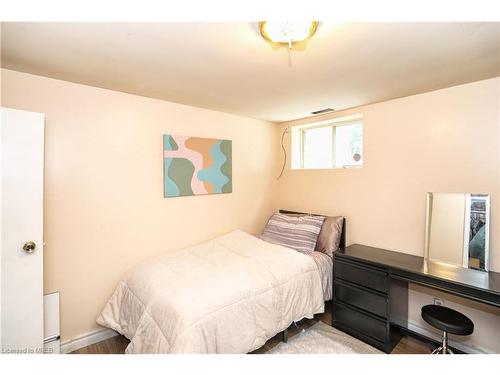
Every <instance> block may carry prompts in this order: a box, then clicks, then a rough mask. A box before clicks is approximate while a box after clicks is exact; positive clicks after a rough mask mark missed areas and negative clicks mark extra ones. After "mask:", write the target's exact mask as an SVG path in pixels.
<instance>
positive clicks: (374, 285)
mask: <svg viewBox="0 0 500 375" xmlns="http://www.w3.org/2000/svg"><path fill="white" fill-rule="evenodd" d="M333 274H334V277H335V278H339V279H342V280H347V281H350V282H351V283H354V284H358V285H362V286H365V287H367V288H370V289H374V290H377V291H379V292H382V293H388V290H389V278H388V275H387V272H384V271H382V270H379V269H377V268H375V267H370V266H365V265H362V264H359V263H351V262H345V261H342V260H339V259H338V258H335V261H334V263H333Z"/></svg>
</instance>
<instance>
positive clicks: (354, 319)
mask: <svg viewBox="0 0 500 375" xmlns="http://www.w3.org/2000/svg"><path fill="white" fill-rule="evenodd" d="M336 324H338V325H339V326H340V328H342V327H346V328H348V329H349V330H350V331H354V332H358V333H360V334H361V335H364V336H368V337H370V338H373V339H375V340H377V341H379V342H381V343H386V342H387V341H388V340H389V332H388V328H387V323H386V322H383V321H381V320H378V319H375V318H372V317H370V316H368V315H365V314H363V313H361V312H359V311H356V310H354V309H350V308H348V307H346V306H344V305H341V304H339V303H336V304H335V305H334V308H333V325H334V326H335V325H336Z"/></svg>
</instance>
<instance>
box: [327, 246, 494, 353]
mask: <svg viewBox="0 0 500 375" xmlns="http://www.w3.org/2000/svg"><path fill="white" fill-rule="evenodd" d="M408 283H416V284H420V285H424V286H427V287H430V288H434V289H438V290H442V291H445V292H448V293H451V294H455V295H458V296H461V297H464V298H468V299H472V300H475V301H479V302H482V303H486V304H488V305H492V306H496V307H500V274H499V273H495V272H480V271H476V270H471V269H464V268H459V267H454V266H446V265H442V264H435V263H430V262H427V261H426V260H424V259H423V258H422V257H418V256H414V255H409V254H404V253H399V252H394V251H389V250H384V249H377V248H374V247H369V246H363V245H351V246H348V247H346V248H343V249H340V250H339V251H337V252H335V253H334V257H333V326H334V327H336V328H338V329H340V330H342V331H345V332H347V333H348V334H350V335H352V336H354V337H357V338H359V339H360V340H363V341H365V342H367V343H368V344H371V345H373V346H374V347H376V348H378V349H380V350H382V351H384V352H386V353H390V352H391V351H392V349H393V348H394V346H395V345H396V344H397V343H398V341H399V339H400V338H401V333H402V332H404V331H409V330H408V324H407V321H408Z"/></svg>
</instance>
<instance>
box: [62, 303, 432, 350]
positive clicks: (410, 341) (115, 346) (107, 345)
mask: <svg viewBox="0 0 500 375" xmlns="http://www.w3.org/2000/svg"><path fill="white" fill-rule="evenodd" d="M325 310H326V312H325V313H323V314H318V315H315V316H314V319H304V320H302V321H300V322H299V323H297V325H292V326H291V327H290V328H289V329H288V338H291V337H293V336H294V335H296V334H297V333H299V332H300V331H301V330H302V329H308V328H309V327H311V326H312V325H314V324H316V323H317V322H319V321H322V322H323V323H326V324H328V325H331V324H332V314H331V306H330V304H329V303H327V306H326V307H325ZM280 342H281V334H278V335H276V336H274V337H273V338H271V339H269V340H268V341H267V342H266V343H265V344H264V346H262V347H261V348H259V349H257V350H255V351H253V352H252V353H251V354H263V353H266V352H267V351H269V350H270V349H271V348H273V347H274V346H276V345H278V344H279V343H280ZM128 343H129V340H127V339H126V338H125V337H124V336H120V335H119V336H114V337H112V338H110V339H107V340H104V341H101V342H98V343H96V344H93V345H89V346H86V347H85V348H81V349H78V350H75V351H74V352H71V353H70V354H123V353H124V352H125V348H126V347H127V345H128ZM433 349H434V347H433V346H432V345H431V344H429V343H428V342H424V341H422V340H419V339H416V338H414V337H410V336H403V338H402V339H401V341H400V342H399V344H398V345H396V347H395V348H394V350H393V351H392V353H391V354H429V353H430V352H431V351H432V350H433Z"/></svg>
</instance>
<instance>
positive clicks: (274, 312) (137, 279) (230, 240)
mask: <svg viewBox="0 0 500 375" xmlns="http://www.w3.org/2000/svg"><path fill="white" fill-rule="evenodd" d="M323 311H324V303H323V292H322V285H321V280H320V276H319V272H318V267H317V266H316V264H315V262H314V260H313V259H312V258H311V257H310V256H307V255H305V254H301V253H299V252H297V251H294V250H291V249H287V248H285V247H282V246H278V245H273V244H270V243H267V242H264V241H262V240H260V239H258V238H255V237H254V236H251V235H249V234H247V233H245V232H242V231H234V232H231V233H229V234H227V235H224V236H221V237H218V238H216V239H214V240H212V241H209V242H206V243H204V244H201V245H198V246H194V247H190V248H187V249H183V250H178V251H173V252H168V253H166V254H164V255H162V256H159V257H156V258H154V259H150V260H148V261H146V262H144V263H142V264H141V265H139V266H137V267H136V268H135V269H133V270H132V271H131V272H130V273H129V274H128V275H127V276H126V277H125V278H124V279H123V280H122V281H121V282H120V284H119V285H118V287H117V289H116V290H115V292H114V294H113V295H112V296H111V298H110V300H109V301H108V303H107V304H106V306H105V307H104V309H103V311H102V313H101V315H100V316H99V317H98V319H97V323H99V324H100V325H103V326H105V327H109V328H112V329H114V330H115V331H118V332H119V333H121V334H123V335H125V336H126V337H127V338H128V339H130V340H131V342H130V344H129V345H128V347H127V349H126V352H127V353H247V352H250V351H252V350H255V349H257V348H259V347H260V346H262V345H263V344H264V343H265V342H266V341H267V340H268V339H269V338H271V337H273V336H274V335H275V334H276V333H278V332H280V331H283V330H284V329H285V328H287V327H288V326H289V325H290V324H291V323H292V322H293V321H299V320H300V319H302V318H304V317H307V318H312V317H313V315H314V314H316V313H321V312H323Z"/></svg>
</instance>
